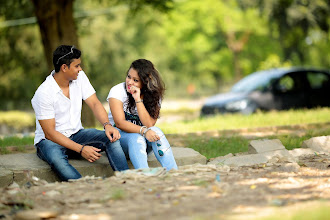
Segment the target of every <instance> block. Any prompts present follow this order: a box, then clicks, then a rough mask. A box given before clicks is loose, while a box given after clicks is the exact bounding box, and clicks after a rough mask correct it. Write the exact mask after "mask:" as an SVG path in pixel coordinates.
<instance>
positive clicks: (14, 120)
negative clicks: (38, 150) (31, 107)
mask: <svg viewBox="0 0 330 220" xmlns="http://www.w3.org/2000/svg"><path fill="white" fill-rule="evenodd" d="M1 124H4V125H6V126H9V127H12V128H15V129H17V130H21V129H23V128H26V127H33V126H35V117H34V114H32V113H27V112H23V111H8V112H1V111H0V125H1Z"/></svg>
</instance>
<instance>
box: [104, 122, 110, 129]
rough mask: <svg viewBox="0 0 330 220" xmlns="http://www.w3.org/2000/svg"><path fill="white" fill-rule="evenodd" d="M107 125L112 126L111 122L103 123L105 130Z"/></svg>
mask: <svg viewBox="0 0 330 220" xmlns="http://www.w3.org/2000/svg"><path fill="white" fill-rule="evenodd" d="M106 125H110V122H108V121H107V122H104V123H103V128H104V129H105V126H106Z"/></svg>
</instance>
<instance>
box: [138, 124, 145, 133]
mask: <svg viewBox="0 0 330 220" xmlns="http://www.w3.org/2000/svg"><path fill="white" fill-rule="evenodd" d="M145 129H147V126H144V125H143V126H141V128H140V132H139V133H140V134H141V135H143V132H144V131H145Z"/></svg>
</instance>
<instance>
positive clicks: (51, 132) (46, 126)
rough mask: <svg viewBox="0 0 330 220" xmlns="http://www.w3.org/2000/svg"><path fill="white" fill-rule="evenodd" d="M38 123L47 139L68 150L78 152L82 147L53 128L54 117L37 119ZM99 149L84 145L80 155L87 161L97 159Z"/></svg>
mask: <svg viewBox="0 0 330 220" xmlns="http://www.w3.org/2000/svg"><path fill="white" fill-rule="evenodd" d="M39 123H40V125H41V127H42V130H43V131H44V133H45V137H46V138H47V139H48V140H51V141H53V142H54V143H57V144H59V145H61V146H63V147H66V148H68V149H70V150H73V151H76V152H78V153H79V152H80V151H81V149H82V147H83V146H82V145H81V144H78V143H76V142H74V141H72V140H71V139H70V138H68V137H66V136H64V135H63V134H61V133H60V132H58V131H56V130H55V119H54V118H52V119H46V120H39ZM98 151H100V149H98V148H94V147H92V146H85V147H84V149H83V151H82V152H81V155H82V156H83V157H84V158H85V159H86V160H88V161H89V162H94V161H96V160H98V159H99V158H100V156H101V154H99V153H98Z"/></svg>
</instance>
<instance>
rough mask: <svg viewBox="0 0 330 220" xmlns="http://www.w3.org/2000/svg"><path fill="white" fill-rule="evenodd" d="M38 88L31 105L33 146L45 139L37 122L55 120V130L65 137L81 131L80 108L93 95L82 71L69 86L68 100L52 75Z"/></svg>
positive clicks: (91, 87)
mask: <svg viewBox="0 0 330 220" xmlns="http://www.w3.org/2000/svg"><path fill="white" fill-rule="evenodd" d="M54 73H55V71H54V70H53V71H52V72H51V74H50V75H49V76H48V77H47V78H46V80H45V81H44V82H43V83H42V84H41V85H40V86H39V88H38V89H37V91H36V92H35V94H34V96H33V98H32V100H31V103H32V107H33V109H34V112H35V114H36V131H35V138H34V144H37V143H39V142H40V141H41V140H42V139H45V134H44V132H43V130H42V128H41V126H40V123H39V121H38V120H44V119H52V118H55V130H56V131H58V132H60V133H62V134H63V135H65V136H66V137H70V136H71V135H72V134H74V133H76V132H78V131H79V130H80V129H82V128H83V127H82V124H81V108H82V100H86V99H87V98H88V97H90V96H91V95H93V94H94V93H95V90H94V88H93V86H92V85H91V83H90V82H89V80H88V78H87V76H86V74H85V73H84V71H80V72H79V74H78V77H77V79H76V80H73V81H72V82H71V83H70V85H69V88H70V99H69V98H68V97H66V96H65V95H64V94H63V92H62V90H61V88H60V87H59V86H58V84H57V82H56V81H55V79H54V77H53V74H54Z"/></svg>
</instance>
